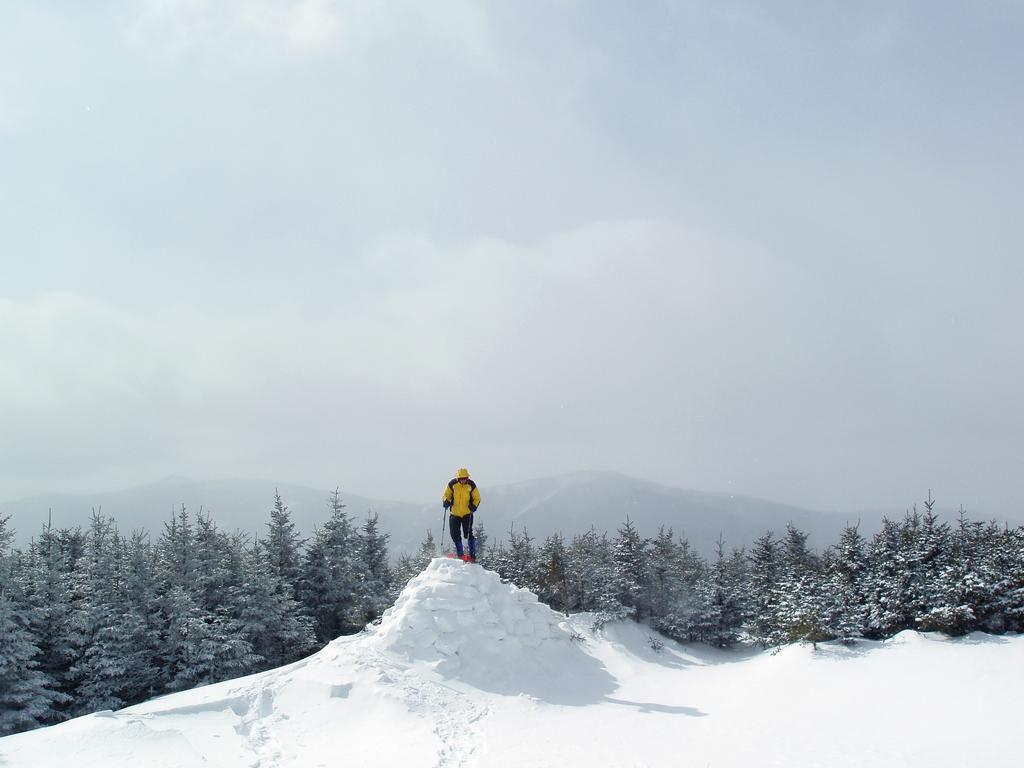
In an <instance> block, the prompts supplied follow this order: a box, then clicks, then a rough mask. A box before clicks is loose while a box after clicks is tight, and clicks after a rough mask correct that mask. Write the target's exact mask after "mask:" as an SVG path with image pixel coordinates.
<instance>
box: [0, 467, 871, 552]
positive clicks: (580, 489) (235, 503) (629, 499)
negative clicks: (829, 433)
mask: <svg viewBox="0 0 1024 768" xmlns="http://www.w3.org/2000/svg"><path fill="white" fill-rule="evenodd" d="M443 486H444V483H443V481H442V482H441V483H439V487H438V492H437V500H430V501H426V502H424V503H423V504H409V503H403V502H396V501H387V500H382V499H370V498H366V497H363V496H357V495H353V494H348V493H346V492H345V490H344V489H341V492H342V500H343V501H344V503H345V504H346V505H347V510H348V512H349V513H350V514H351V516H352V518H353V519H354V520H355V521H357V522H358V521H361V520H363V519H365V516H366V513H367V512H368V511H370V510H373V511H374V512H377V513H378V514H379V515H380V520H381V525H382V528H383V529H384V530H385V531H386V532H387V533H389V534H390V535H391V549H392V552H393V553H395V554H397V553H398V552H400V551H403V550H405V551H414V550H416V549H417V548H418V547H419V545H420V542H422V541H423V538H424V536H425V535H426V532H427V530H428V529H429V530H431V531H432V532H433V534H434V537H435V539H438V540H443V541H446V542H447V540H448V538H447V531H446V530H445V528H444V516H443V511H442V509H441V504H440V497H441V491H442V490H443ZM275 489H276V490H277V491H279V492H280V494H281V497H282V499H283V500H284V502H285V504H286V505H287V506H288V507H289V509H290V510H291V511H292V514H293V519H294V520H295V522H296V525H297V526H298V527H299V529H300V530H301V531H303V533H305V534H309V533H311V532H312V531H313V528H314V526H316V525H317V524H319V523H321V522H323V521H324V520H326V519H327V516H328V512H327V509H328V508H327V500H328V497H329V496H330V490H328V489H318V488H308V487H303V486H297V485H287V484H274V483H271V482H268V481H261V480H219V481H194V480H188V479H186V478H181V477H170V478H166V479H164V480H161V481H160V482H156V483H152V484H149V485H143V486H139V487H136V488H129V489H126V490H121V491H110V492H104V493H95V494H87V495H79V496H70V495H44V496H36V497H33V498H29V499H23V500H20V501H13V502H6V503H2V504H0V516H3V515H10V516H11V521H10V525H11V527H13V528H14V530H15V531H16V533H17V541H18V542H19V543H20V544H25V543H27V541H28V540H29V538H30V537H32V536H33V535H35V534H36V533H38V531H39V530H40V529H41V528H42V526H43V525H44V524H45V523H46V520H47V515H48V512H50V511H52V520H53V525H54V527H56V528H63V527H75V526H82V527H85V526H86V525H87V524H88V521H89V515H90V511H91V510H92V509H94V508H95V509H102V511H103V513H104V514H106V515H109V516H111V517H113V518H114V519H115V520H116V521H117V524H118V527H119V528H120V529H121V530H122V531H124V532H127V531H131V530H133V529H136V528H143V529H145V530H148V531H149V532H150V533H152V534H153V535H154V536H155V535H157V534H158V533H159V532H160V531H161V530H162V527H163V524H164V522H166V521H167V520H169V519H170V516H171V514H172V510H178V509H180V508H181V505H182V504H184V505H185V506H186V507H187V508H188V509H189V510H190V512H192V513H193V514H195V513H197V512H199V510H200V509H202V510H204V511H205V512H208V513H210V514H211V515H212V516H213V518H214V520H215V521H216V522H217V524H218V525H219V526H220V527H221V528H224V529H227V530H235V529H240V530H243V531H246V532H249V533H251V534H253V535H258V534H262V532H263V531H264V530H265V525H266V522H267V520H268V519H269V512H270V509H271V508H272V507H273V503H274V492H275ZM481 491H482V493H483V505H482V506H481V509H480V512H479V513H478V516H477V519H478V524H483V525H484V527H485V530H486V531H487V533H488V536H489V537H490V539H491V541H492V542H497V540H499V539H507V538H508V531H509V529H510V527H511V526H513V525H514V526H515V528H516V530H517V531H522V530H524V529H525V530H527V531H528V532H529V534H530V535H531V536H532V537H534V538H535V539H543V538H544V537H545V536H547V535H549V534H551V533H553V532H555V531H558V530H561V531H562V532H563V533H565V534H566V535H567V536H569V535H571V534H572V533H579V532H582V531H586V530H588V529H589V528H590V527H591V526H593V527H594V528H595V529H596V530H597V531H599V532H603V531H607V532H609V533H610V534H614V533H615V531H616V530H617V529H618V527H619V526H620V525H621V524H622V522H623V521H624V520H625V518H626V516H627V515H628V516H629V518H630V519H631V520H633V521H634V523H635V524H636V525H637V526H638V528H639V529H640V531H641V533H642V534H644V535H653V534H654V533H655V532H656V531H657V529H658V526H659V525H665V526H666V527H672V528H673V530H674V531H675V533H676V534H677V535H685V536H686V537H687V538H688V539H689V540H690V542H691V543H692V544H693V545H694V546H696V547H697V548H698V549H699V550H700V551H702V552H705V553H710V552H712V551H713V549H714V543H715V541H716V540H717V539H718V537H719V534H721V535H723V536H724V537H725V540H726V543H727V545H728V546H730V547H731V546H734V545H735V546H739V545H742V544H748V543H749V542H751V541H752V540H753V539H755V538H756V537H758V536H760V535H761V534H763V533H764V532H765V531H766V530H768V529H772V530H774V531H776V533H782V532H783V531H784V529H785V527H786V524H787V523H789V522H793V523H794V524H795V525H797V526H798V527H799V528H801V529H802V530H804V531H806V532H809V533H810V534H811V542H812V544H813V545H814V546H816V547H823V546H825V545H827V544H829V543H831V542H833V541H834V540H835V539H836V536H837V535H838V533H839V531H840V530H841V529H842V526H843V525H844V524H845V523H846V521H847V519H848V516H846V515H837V514H835V513H828V512H820V511H814V510H808V509H802V508H800V507H794V506H790V505H786V504H779V503H776V502H772V501H766V500H763V499H755V498H750V497H746V496H737V495H733V494H722V493H706V492H699V491H688V490H682V489H678V488H671V487H667V486H664V485H659V484H657V483H652V482H648V481H645V480H638V479H635V478H632V477H627V476H625V475H619V474H615V473H610V472H584V473H576V474H569V475H559V476H555V477H548V478H541V479H536V480H530V481H525V482H519V483H513V484H509V485H501V486H493V487H482V488H481ZM880 518H881V515H880V514H877V513H876V514H872V515H869V516H867V517H865V518H864V519H863V522H862V531H864V532H865V533H870V532H872V531H874V530H875V529H876V528H877V525H878V520H879V519H880ZM853 522H856V520H853ZM442 537H443V538H442Z"/></svg>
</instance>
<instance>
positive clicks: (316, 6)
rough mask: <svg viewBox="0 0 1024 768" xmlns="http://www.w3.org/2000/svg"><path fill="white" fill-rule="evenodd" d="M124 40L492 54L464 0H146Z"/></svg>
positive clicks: (260, 49) (191, 46) (286, 49)
mask: <svg viewBox="0 0 1024 768" xmlns="http://www.w3.org/2000/svg"><path fill="white" fill-rule="evenodd" d="M124 37H125V39H126V40H127V41H128V42H129V43H130V44H131V45H133V46H135V47H138V48H142V49H146V50H153V51H156V52H159V53H160V54H162V55H164V56H169V57H171V58H174V57H177V56H180V55H184V54H186V53H189V52H193V51H197V50H204V51H212V52H214V53H220V54H227V55H229V56H242V57H248V56H252V55H265V54H267V53H281V52H283V53H288V54H294V55H299V56H307V55H312V54H321V53H327V52H332V51H339V50H345V49H349V50H354V49H360V50H367V49H370V48H372V47H374V46H376V45H379V44H381V43H387V44H393V43H394V41H395V40H398V39H402V40H404V41H405V42H406V44H408V42H411V41H416V40H418V41H419V42H420V43H421V44H427V45H430V46H432V47H435V48H437V49H439V50H443V49H448V50H451V51H455V52H457V53H459V54H460V55H464V56H469V57H472V58H474V59H477V60H480V61H484V60H487V59H488V58H489V57H490V56H491V55H492V53H493V35H492V33H491V30H490V24H489V21H488V20H487V15H486V13H485V11H484V10H482V9H481V8H480V7H479V6H478V5H477V4H475V3H471V2H465V1H464V0H442V1H439V2H432V3H429V4H428V3H418V2H396V3H387V4H383V3H375V2H369V1H368V0H147V2H145V3H144V4H143V7H142V8H141V10H139V11H138V12H137V13H136V14H135V15H134V16H133V17H132V18H131V19H130V20H129V21H128V22H127V23H126V24H125V25H124Z"/></svg>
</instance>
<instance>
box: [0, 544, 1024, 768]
mask: <svg viewBox="0 0 1024 768" xmlns="http://www.w3.org/2000/svg"><path fill="white" fill-rule="evenodd" d="M652 638H654V639H658V640H659V642H663V643H664V647H660V648H659V643H651V642H649V641H650V640H651V639H652ZM1022 686H1024V637H1019V636H1013V637H990V636H987V635H971V636H969V637H967V638H961V639H957V640H950V639H949V638H944V637H942V636H939V635H920V634H917V633H913V632H905V633H903V634H901V635H899V636H897V637H896V638H894V639H893V640H891V641H887V642H885V643H874V642H862V643H859V644H857V645H856V646H853V647H846V646H842V645H839V644H823V645H821V646H819V648H818V650H814V649H812V648H810V647H807V646H791V647H787V648H785V649H783V650H782V651H781V652H779V653H774V654H773V653H761V652H755V651H750V650H740V649H738V650H734V651H717V650H713V649H709V648H704V647H701V646H697V647H693V648H688V647H685V646H681V645H678V644H676V643H673V642H672V641H670V640H665V639H663V638H657V637H655V636H654V634H653V633H652V632H651V631H650V630H649V629H646V628H644V627H642V626H639V625H636V624H632V623H621V624H612V625H608V626H607V627H605V628H604V629H603V630H601V631H595V630H594V629H593V617H589V616H586V615H577V616H573V617H571V618H566V617H562V616H560V615H559V614H557V613H555V612H553V611H551V610H550V609H549V608H547V607H546V606H544V605H541V604H539V603H538V602H537V601H536V597H535V596H534V595H532V594H530V593H529V592H527V591H526V590H522V589H519V588H517V587H514V586H512V585H509V584H504V583H502V582H501V580H500V579H498V577H497V575H496V574H494V573H491V572H489V571H486V570H484V569H483V568H481V567H479V566H476V565H466V564H463V563H461V562H456V561H450V560H443V559H438V560H434V561H433V562H432V563H431V564H430V565H429V566H428V567H427V568H426V569H425V570H424V572H423V573H422V574H420V575H419V576H418V577H417V578H415V579H412V580H411V581H410V582H409V584H408V585H407V587H406V589H405V590H404V592H403V593H402V595H401V597H400V598H399V600H398V601H397V603H396V604H395V606H394V607H393V608H391V609H390V610H389V611H387V612H386V614H385V615H384V617H383V618H382V620H381V622H380V623H379V624H378V625H377V626H374V627H371V628H369V629H367V630H366V631H365V632H362V633H360V634H359V635H356V636H353V637H344V638H339V639H338V640H335V641H334V642H332V643H331V644H330V645H328V646H327V647H326V648H324V649H323V650H321V651H320V652H318V653H316V654H314V655H313V656H310V657H309V658H307V659H304V660H303V661H300V662H297V663H295V664H291V665H289V666H286V667H281V668H280V669H275V670H271V671H268V672H264V673H261V674H258V675H252V676H249V677H245V678H239V679H237V680H230V681H226V682H223V683H218V684H216V685H210V686H206V687H203V688H197V689H194V690H191V691H184V692H182V693H177V694H173V695H169V696H165V697H162V698H159V699H154V700H152V701H148V702H146V703H144V704H139V705H137V706H134V707H129V708H127V709H123V710H121V711H119V712H101V713H97V714H94V715H89V716H87V717H81V718H78V719H76V720H72V721H69V722H67V723H62V724H60V725H57V726H53V727H50V728H43V729H39V730H36V731H32V732H29V733H24V734H18V735H15V736H8V737H6V738H4V739H0V765H2V766H4V768H65V766H67V765H72V764H81V765H102V766H105V767H107V768H119V767H120V766H124V767H125V768H128V766H140V765H145V766H147V768H193V767H194V768H199V767H200V766H204V767H208V766H210V765H215V766H218V767H219V768H292V767H294V768H319V767H320V766H324V768H326V767H327V766H334V765H381V766H391V765H400V766H402V768H431V767H432V768H454V767H456V766H462V767H465V768H470V766H487V767H488V768H491V767H494V768H502V767H503V766H509V767H511V766H515V768H522V766H559V768H566V767H569V766H588V768H589V767H590V766H594V765H600V766H673V767H674V766H714V767H715V768H749V767H750V766H760V765H786V766H792V767H794V768H800V767H801V766H820V765H828V766H830V768H839V767H844V766H849V768H854V767H856V768H881V767H882V766H892V765H900V766H921V767H922V768H923V767H924V766H929V768H937V767H938V768H953V767H954V766H956V767H957V768H959V767H960V766H963V765H984V766H986V768H1002V767H1003V766H1005V767H1006V768H1009V767H1010V766H1016V765H1018V764H1019V755H1020V752H1021V749H1022V748H1024V739H1022V737H1021V734H1020V729H1019V725H1018V722H1017V720H1018V712H1019V705H1018V702H1017V698H1018V697H1019V691H1020V690H1021V688H1022ZM982 734H983V735H984V736H983V737H982Z"/></svg>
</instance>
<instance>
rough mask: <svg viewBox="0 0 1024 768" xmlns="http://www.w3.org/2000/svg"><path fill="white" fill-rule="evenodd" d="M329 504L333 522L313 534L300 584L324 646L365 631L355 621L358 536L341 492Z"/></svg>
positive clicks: (318, 635) (334, 493) (300, 591)
mask: <svg viewBox="0 0 1024 768" xmlns="http://www.w3.org/2000/svg"><path fill="white" fill-rule="evenodd" d="M328 504H329V508H330V510H331V515H330V518H329V519H328V520H327V522H326V523H325V524H324V525H323V527H318V528H317V529H316V530H315V531H314V532H313V538H312V539H311V540H310V542H309V544H308V546H307V547H306V551H305V555H304V557H303V564H302V577H301V579H300V581H299V599H300V602H301V603H302V605H303V606H304V611H305V613H306V614H307V615H309V616H311V617H313V621H314V624H315V627H316V636H317V639H318V640H319V641H320V642H321V643H326V642H328V641H330V640H333V639H334V638H336V637H338V636H339V635H342V634H346V633H349V632H356V631H358V630H360V629H362V627H363V623H361V622H360V621H358V620H353V616H354V614H355V613H356V607H355V606H356V590H357V569H356V563H357V560H358V558H359V556H360V553H359V547H358V543H357V540H356V534H355V532H354V531H353V529H352V524H351V522H350V521H349V518H348V514H347V513H346V512H345V505H344V504H343V503H342V502H341V493H340V490H339V489H335V490H334V492H333V493H332V495H331V497H330V499H329V501H328ZM418 572H419V571H417V573H418ZM360 618H361V617H360Z"/></svg>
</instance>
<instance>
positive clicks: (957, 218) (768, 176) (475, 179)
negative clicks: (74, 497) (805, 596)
mask: <svg viewBox="0 0 1024 768" xmlns="http://www.w3.org/2000/svg"><path fill="white" fill-rule="evenodd" d="M1022 39H1024V4H1022V3H1021V2H1019V0H974V1H973V2H966V1H965V2H935V0H927V1H922V2H892V1H891V0H885V1H884V2H882V1H879V2H862V3H843V2H803V3H800V2H777V3H763V2H760V0H751V1H750V2H735V3H729V2H719V1H717V0H716V1H708V2H701V1H698V0H694V1H687V0H679V2H646V3H628V2H583V1H582V0H580V1H579V2H575V1H573V0H552V2H501V3H497V2H495V3H476V2H469V1H468V0H467V1H466V2H460V1H457V0H431V2H388V3H378V2H371V1H369V0H365V1H363V0H356V1H353V2H347V1H344V0H301V1H298V2H285V1H284V0H230V1H229V0H223V1H221V2H217V1H215V0H153V1H152V2H127V1H126V0H123V1H117V2H114V1H111V0H102V1H100V0H98V1H97V2H90V3H79V2H71V1H70V0H68V1H67V2H29V1H27V0H26V2H16V1H11V2H3V3H2V4H0V499H13V498H18V497H21V496H26V495H30V494H35V493H42V492H73V493H79V492H92V491H98V490H107V489H115V488H121V487H125V486H129V485H134V484H139V483H145V482H149V481H153V480H156V479H159V478H162V477H164V476H167V475H171V474H175V475H185V476H189V477H194V478H197V479H213V478H221V477H258V478H264V479H270V480H275V481H277V482H292V483H301V484H308V485H312V486H315V487H324V488H328V487H331V488H333V487H334V486H336V485H340V486H341V488H342V490H343V491H349V492H351V493H358V494H364V495H368V496H372V497H378V498H394V499H403V500H410V501H425V500H430V499H433V498H434V497H435V496H438V494H439V493H440V488H441V487H442V486H443V484H444V482H445V481H447V479H448V478H450V477H451V476H452V474H453V472H454V470H455V469H456V468H457V467H458V466H460V465H467V466H469V468H470V470H471V471H472V472H473V475H474V477H475V478H476V479H477V480H478V481H479V482H480V483H481V485H482V486H484V487H485V486H486V485H488V484H492V485H493V484H496V483H500V482H506V481H515V480H523V479H529V478H533V477H538V476H542V475H547V474H555V473H561V472H566V471H573V470H581V469H608V470H616V471H620V472H624V473H627V474H631V475H635V476H638V477H642V478H647V479H651V480H656V481H659V482H664V483H666V484H670V485H674V486H679V487H689V488H697V489H703V490H716V491H732V492H737V493H745V494H751V495H757V496H762V497H766V498H771V499H776V500H779V501H786V502H791V503H797V504H802V505H806V506H810V507H816V508H822V509H843V510H846V509H857V508H863V507H884V506H896V507H898V508H905V507H907V506H909V505H910V504H912V503H914V502H915V501H920V500H921V499H922V498H923V497H924V496H925V494H926V493H927V490H928V489H929V488H931V489H932V490H933V493H934V494H935V496H936V497H937V498H938V499H939V501H940V503H941V504H942V505H949V506H953V507H956V506H958V505H960V504H963V505H964V507H965V508H967V509H968V510H969V511H970V512H972V513H973V514H976V515H978V516H982V517H984V516H988V515H999V516H1003V515H1013V516H1017V513H1019V512H1020V490H1019V484H1018V483H1017V478H1018V477H1019V475H1020V473H1021V470H1022V468H1024V460H1022V459H1024V447H1022V446H1024V442H1022V438H1024V399H1022V394H1021V393H1022V392H1024V351H1022V350H1024V343H1022V341H1021V337H1022V332H1024V309H1022V307H1024V300H1022V296H1021V294H1022V292H1024V265H1022V257H1024V249H1022V245H1024V235H1022V229H1021V224H1020V219H1021V213H1022V211H1021V205H1022V196H1021V194H1022V193H1021V180H1022V179H1024V130H1022V129H1021V126H1022V125H1024V119H1022V118H1024V47H1022V46H1021V44H1020V41H1021V40H1022ZM1014 214H1016V215H1014Z"/></svg>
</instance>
